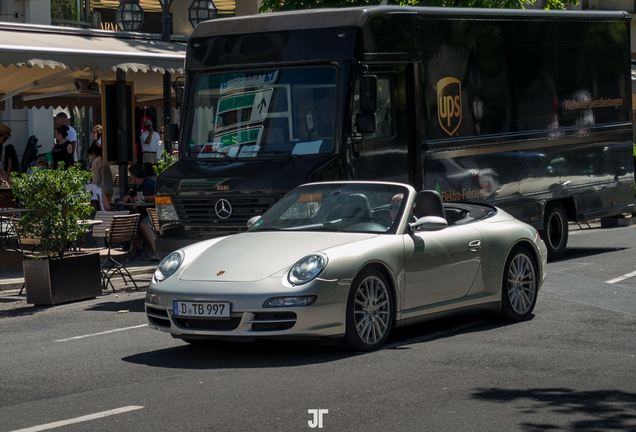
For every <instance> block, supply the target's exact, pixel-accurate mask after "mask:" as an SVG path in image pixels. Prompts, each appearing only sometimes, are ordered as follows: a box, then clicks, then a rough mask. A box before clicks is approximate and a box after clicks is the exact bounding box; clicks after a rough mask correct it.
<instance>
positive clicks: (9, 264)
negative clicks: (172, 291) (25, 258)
mask: <svg viewBox="0 0 636 432" xmlns="http://www.w3.org/2000/svg"><path fill="white" fill-rule="evenodd" d="M157 264H159V263H157V262H152V261H150V260H149V259H148V258H147V257H146V258H143V259H135V260H132V261H131V262H129V263H128V264H126V268H127V269H128V271H129V272H130V274H131V275H132V277H133V278H135V279H136V278H137V277H139V276H142V275H143V276H144V279H149V278H150V276H152V274H153V273H154V272H155V270H156V269H157ZM115 279H117V277H115V278H113V280H115ZM119 279H120V280H121V278H119ZM23 283H24V272H23V270H22V255H21V254H20V253H18V252H14V251H7V250H0V291H7V290H14V289H20V288H21V287H22V284H23ZM129 285H131V286H132V284H130V283H129ZM109 290H110V289H109ZM110 291H112V290H110Z"/></svg>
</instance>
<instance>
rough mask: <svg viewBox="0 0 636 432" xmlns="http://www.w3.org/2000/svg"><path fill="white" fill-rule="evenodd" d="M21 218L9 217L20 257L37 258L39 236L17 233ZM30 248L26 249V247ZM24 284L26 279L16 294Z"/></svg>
mask: <svg viewBox="0 0 636 432" xmlns="http://www.w3.org/2000/svg"><path fill="white" fill-rule="evenodd" d="M21 221H22V220H21V219H19V218H11V223H12V225H13V233H14V235H15V238H16V241H17V243H18V247H19V250H18V252H20V254H21V255H22V259H23V260H24V259H27V258H37V257H38V255H37V254H36V252H35V250H36V249H37V247H38V245H39V244H40V237H36V236H35V235H28V234H27V235H24V236H21V235H20V234H18V228H19V227H20V223H21ZM29 248H30V249H31V250H30V251H28V249H29ZM25 286H26V281H25V282H23V283H22V288H20V292H19V293H18V295H22V291H24V287H25Z"/></svg>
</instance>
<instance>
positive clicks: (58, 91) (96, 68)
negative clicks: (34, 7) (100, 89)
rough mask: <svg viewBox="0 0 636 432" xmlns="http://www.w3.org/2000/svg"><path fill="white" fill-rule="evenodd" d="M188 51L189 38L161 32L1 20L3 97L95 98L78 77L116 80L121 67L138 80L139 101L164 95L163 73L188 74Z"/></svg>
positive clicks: (29, 102) (42, 101) (29, 101)
mask: <svg viewBox="0 0 636 432" xmlns="http://www.w3.org/2000/svg"><path fill="white" fill-rule="evenodd" d="M185 52H186V44H185V42H180V43H174V42H164V41H162V40H161V36H160V35H148V34H140V33H127V32H109V31H102V30H84V29H76V28H69V27H58V26H36V25H28V24H10V23H2V24H0V101H2V100H6V99H8V98H9V97H14V98H15V99H17V100H16V101H15V102H17V105H20V106H54V104H55V103H56V101H55V99H56V98H58V99H59V98H60V97H65V96H66V97H68V96H71V97H73V98H75V99H77V98H79V99H83V98H86V99H91V98H92V99H94V98H95V95H94V94H84V91H83V90H82V89H80V90H78V89H77V88H76V85H75V81H76V80H88V81H89V82H92V81H95V82H96V83H97V84H100V83H101V81H102V80H107V81H113V80H115V75H116V71H117V70H118V69H120V70H122V71H124V72H126V80H127V81H132V82H133V83H134V92H135V96H136V98H137V100H138V101H140V102H143V101H144V100H152V98H153V97H154V98H155V99H156V98H160V97H161V95H162V93H163V78H162V77H163V74H164V72H169V73H170V74H171V75H173V77H172V78H173V80H174V79H175V78H176V76H178V75H182V74H183V73H184V60H185ZM46 100H49V101H48V102H47V101H46ZM38 101H39V102H38ZM93 103H94V101H93V102H92V103H87V105H92V104H93ZM14 105H16V103H14Z"/></svg>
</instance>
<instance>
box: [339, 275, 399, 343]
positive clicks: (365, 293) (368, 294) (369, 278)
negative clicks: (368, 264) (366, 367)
mask: <svg viewBox="0 0 636 432" xmlns="http://www.w3.org/2000/svg"><path fill="white" fill-rule="evenodd" d="M392 325H393V293H392V291H391V288H390V286H389V284H388V283H387V281H386V278H385V277H384V275H383V274H382V273H380V272H379V271H377V270H374V269H368V270H363V271H362V272H361V273H360V274H358V276H356V278H355V279H354V281H353V283H352V284H351V290H350V291H349V297H348V299H347V318H346V325H345V336H344V339H343V340H342V346H343V347H344V348H346V349H348V350H352V351H373V350H376V349H378V348H380V347H381V346H382V344H384V342H385V341H386V340H387V338H388V337H389V333H390V332H391V326H392Z"/></svg>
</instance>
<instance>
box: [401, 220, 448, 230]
mask: <svg viewBox="0 0 636 432" xmlns="http://www.w3.org/2000/svg"><path fill="white" fill-rule="evenodd" d="M447 226H448V222H447V221H446V219H444V218H441V217H439V216H424V217H423V218H419V219H418V220H417V221H416V222H413V223H410V224H409V228H410V229H411V231H440V230H443V229H444V228H446V227H447Z"/></svg>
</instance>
